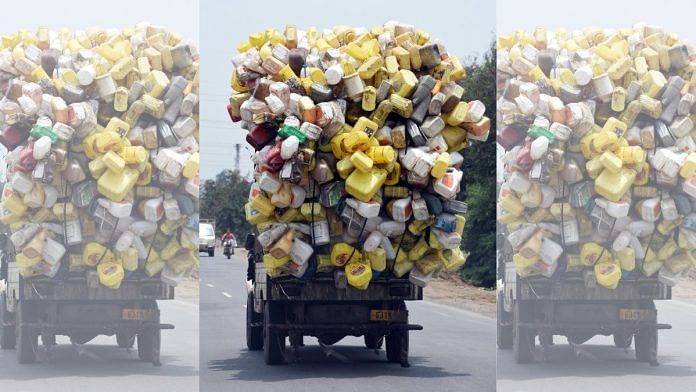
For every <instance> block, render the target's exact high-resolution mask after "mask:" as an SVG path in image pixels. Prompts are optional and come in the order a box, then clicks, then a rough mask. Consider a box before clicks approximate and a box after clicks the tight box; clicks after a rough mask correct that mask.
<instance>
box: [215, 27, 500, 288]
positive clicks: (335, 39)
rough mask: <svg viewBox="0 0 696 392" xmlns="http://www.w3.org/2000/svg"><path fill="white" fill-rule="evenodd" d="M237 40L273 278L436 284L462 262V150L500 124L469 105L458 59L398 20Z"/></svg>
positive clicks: (238, 118)
mask: <svg viewBox="0 0 696 392" xmlns="http://www.w3.org/2000/svg"><path fill="white" fill-rule="evenodd" d="M237 49H238V51H239V53H238V54H236V55H235V56H234V58H233V63H234V67H235V68H234V72H233V73H232V89H233V90H234V92H233V94H232V96H231V98H230V104H229V106H228V111H229V114H230V117H231V119H232V121H234V122H241V126H242V128H243V129H246V130H247V131H248V134H247V136H246V140H247V142H248V143H249V144H250V145H251V146H252V147H253V148H254V149H255V151H256V152H255V154H254V155H253V161H254V165H255V170H254V173H253V175H254V184H253V185H252V187H251V192H250V195H249V202H248V203H247V204H246V206H245V211H246V217H247V220H248V221H249V222H250V223H252V224H254V225H256V226H257V228H258V231H259V235H258V237H257V238H258V241H259V242H260V244H261V246H262V247H263V249H264V255H263V263H264V264H265V267H266V270H267V272H268V275H269V276H270V277H271V278H276V277H280V276H284V275H293V276H295V277H298V278H303V279H312V278H313V277H314V276H318V275H321V274H328V275H331V274H333V276H334V279H335V280H336V283H337V285H338V287H347V285H351V286H352V287H355V288H358V289H366V288H367V287H368V285H369V284H370V281H371V280H373V279H374V278H377V277H378V276H380V275H381V276H383V277H397V278H406V277H407V276H408V278H409V279H410V280H411V282H413V283H415V284H417V285H420V286H425V285H426V284H427V282H428V281H429V280H430V279H431V278H432V277H433V276H434V275H436V274H437V273H439V271H440V270H442V269H444V270H448V271H452V270H455V269H457V268H459V267H460V266H461V265H462V264H464V262H465V261H466V257H467V255H466V254H465V253H464V252H462V250H460V248H459V247H460V243H461V235H462V232H463V230H464V223H465V220H464V213H465V212H466V204H465V203H463V202H461V201H457V200H456V199H455V198H456V196H457V193H458V192H459V190H460V183H461V179H462V171H461V170H460V168H461V165H462V160H463V158H462V155H461V154H460V152H459V151H461V150H462V149H464V148H465V147H467V146H468V145H469V141H470V140H481V141H482V140H486V138H487V137H488V132H489V128H490V120H489V119H488V118H487V117H485V116H484V111H485V107H484V105H483V104H482V103H481V102H480V101H471V102H464V101H462V95H463V93H464V89H463V87H462V86H461V85H460V84H458V83H457V82H459V81H462V80H463V79H464V78H465V77H466V73H465V70H464V68H463V67H462V65H461V63H460V62H459V60H458V59H457V58H456V57H453V56H450V55H449V54H448V53H447V51H446V49H445V47H444V46H443V45H442V44H441V43H439V42H437V41H434V40H432V39H431V38H430V37H429V35H428V33H427V32H425V31H422V30H416V29H415V28H414V27H413V26H410V25H406V24H402V23H398V22H388V23H386V24H384V25H383V26H377V27H374V28H371V29H369V30H368V29H365V28H353V27H347V26H336V27H334V28H333V29H326V30H323V31H322V32H320V31H319V30H317V29H316V28H310V29H308V30H306V31H303V30H298V29H297V28H296V27H295V26H292V25H288V26H287V27H286V28H285V30H284V31H283V32H280V31H277V30H273V29H269V30H266V31H264V32H262V33H258V34H252V35H251V36H250V37H249V40H248V41H247V42H244V43H242V44H240V45H239V46H238V47H237ZM414 267H415V268H414Z"/></svg>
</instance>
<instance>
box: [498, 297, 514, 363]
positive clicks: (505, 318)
mask: <svg viewBox="0 0 696 392" xmlns="http://www.w3.org/2000/svg"><path fill="white" fill-rule="evenodd" d="M504 300H505V299H504V298H503V292H502V291H501V292H499V293H498V298H497V301H496V308H497V312H496V313H497V320H498V328H497V334H496V335H497V342H498V348H499V349H501V350H511V349H512V325H502V323H503V322H508V324H510V323H509V321H510V313H508V312H506V311H505V305H504V303H503V301H504Z"/></svg>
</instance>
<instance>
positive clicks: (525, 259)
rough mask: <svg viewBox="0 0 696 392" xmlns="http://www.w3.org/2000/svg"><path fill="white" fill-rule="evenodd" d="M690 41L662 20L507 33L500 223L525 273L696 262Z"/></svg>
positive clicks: (637, 274)
mask: <svg viewBox="0 0 696 392" xmlns="http://www.w3.org/2000/svg"><path fill="white" fill-rule="evenodd" d="M693 56H694V47H693V46H692V45H691V44H689V43H687V42H685V41H683V40H681V39H679V37H677V36H676V35H675V34H673V33H670V32H669V31H666V30H664V29H663V28H661V27H659V26H652V25H647V24H637V25H635V26H633V27H629V28H623V29H618V30H614V29H598V28H587V29H584V30H579V31H567V30H565V29H559V30H557V31H555V32H551V31H547V30H546V29H544V28H543V27H539V28H537V29H536V30H534V31H533V32H529V33H528V32H523V31H520V32H517V33H515V34H511V35H501V36H500V39H499V42H498V77H499V90H498V98H499V99H498V107H497V113H498V114H497V115H498V124H499V129H498V131H497V140H498V143H499V145H500V146H501V147H502V148H503V149H504V150H505V154H504V156H503V158H502V164H503V166H504V174H503V175H504V179H505V181H504V183H503V184H502V187H501V189H500V195H499V199H498V221H499V223H501V224H502V225H504V227H505V231H506V233H507V235H508V240H509V241H510V243H511V245H512V246H513V249H514V256H513V262H514V264H515V267H516V270H517V273H518V274H519V275H520V276H530V275H544V276H547V277H551V278H562V277H563V276H564V275H565V274H566V273H570V272H582V273H583V274H584V277H585V282H586V284H587V285H588V286H593V285H595V284H599V285H601V286H603V287H606V288H609V289H614V288H616V287H617V285H618V284H619V282H620V281H621V279H629V278H630V279H641V278H645V277H658V278H659V280H660V281H662V282H664V283H665V284H668V285H670V286H673V285H675V284H676V283H677V281H678V280H679V278H680V277H681V276H682V275H684V274H685V273H686V272H687V271H688V270H689V269H690V268H692V266H696V253H695V251H694V249H695V248H696V211H694V205H695V204H694V202H695V200H696V187H695V186H694V185H695V184H696V177H695V176H694V175H695V174H696V144H695V143H694V138H693V137H694V136H696V135H695V134H694V133H693V131H694V115H693V114H692V113H693V112H694V109H696V108H695V107H694V105H693V104H694V101H695V100H696V98H695V96H694V92H693V89H694V87H693V84H694V81H695V80H696V79H694V69H695V64H694V63H693V62H692V59H693Z"/></svg>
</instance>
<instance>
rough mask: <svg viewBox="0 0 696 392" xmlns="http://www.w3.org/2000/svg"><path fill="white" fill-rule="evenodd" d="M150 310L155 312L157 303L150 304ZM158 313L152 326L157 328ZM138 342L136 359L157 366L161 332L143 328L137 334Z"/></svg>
mask: <svg viewBox="0 0 696 392" xmlns="http://www.w3.org/2000/svg"><path fill="white" fill-rule="evenodd" d="M148 307H149V308H151V309H155V310H157V309H158V307H157V302H154V301H153V302H152V303H150V304H149V306H148ZM159 323H160V317H159V313H158V314H157V317H156V318H155V320H153V324H155V325H157V326H159ZM137 341H138V358H140V360H141V361H145V362H152V363H154V364H155V365H159V353H160V347H161V345H162V331H161V330H160V329H159V328H145V329H143V330H142V331H140V332H139V333H138V334H137Z"/></svg>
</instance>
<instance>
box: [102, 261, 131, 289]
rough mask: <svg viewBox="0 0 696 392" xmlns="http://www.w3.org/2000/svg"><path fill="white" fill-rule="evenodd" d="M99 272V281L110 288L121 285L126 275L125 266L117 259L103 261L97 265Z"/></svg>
mask: <svg viewBox="0 0 696 392" xmlns="http://www.w3.org/2000/svg"><path fill="white" fill-rule="evenodd" d="M97 273H98V274H99V283H101V284H102V285H104V286H106V287H108V288H110V289H118V288H119V287H121V282H122V281H123V277H124V276H125V272H124V271H123V266H122V265H121V264H119V263H117V262H115V261H107V262H103V261H102V262H101V263H99V265H98V266H97Z"/></svg>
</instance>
